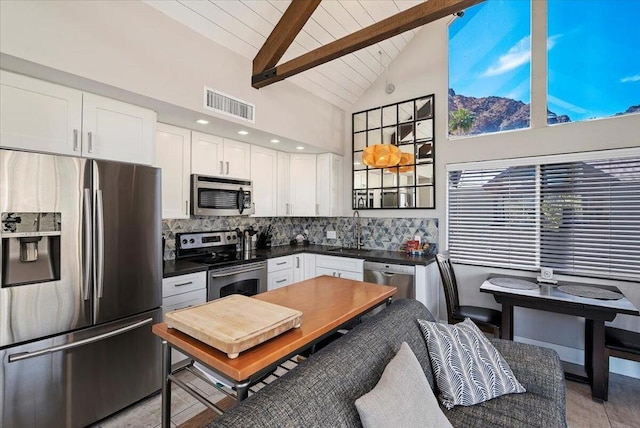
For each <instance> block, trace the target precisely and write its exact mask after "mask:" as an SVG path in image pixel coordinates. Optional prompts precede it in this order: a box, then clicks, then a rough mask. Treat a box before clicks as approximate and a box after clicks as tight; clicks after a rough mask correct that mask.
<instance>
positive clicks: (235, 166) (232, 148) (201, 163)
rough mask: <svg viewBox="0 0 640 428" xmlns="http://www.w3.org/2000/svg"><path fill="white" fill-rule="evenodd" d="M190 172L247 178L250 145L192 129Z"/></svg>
mask: <svg viewBox="0 0 640 428" xmlns="http://www.w3.org/2000/svg"><path fill="white" fill-rule="evenodd" d="M191 172H192V173H193V174H201V175H213V176H218V177H221V176H222V177H232V178H243V179H247V180H248V179H250V178H251V145H250V144H247V143H242V142H240V141H235V140H230V139H227V138H222V137H218V136H217V135H209V134H203V133H201V132H195V131H194V132H193V133H192V142H191Z"/></svg>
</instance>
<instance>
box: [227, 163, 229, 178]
mask: <svg viewBox="0 0 640 428" xmlns="http://www.w3.org/2000/svg"><path fill="white" fill-rule="evenodd" d="M227 175H229V162H227Z"/></svg>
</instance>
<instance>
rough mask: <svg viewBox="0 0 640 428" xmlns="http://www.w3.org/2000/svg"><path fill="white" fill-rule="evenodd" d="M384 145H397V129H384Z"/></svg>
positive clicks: (392, 127) (393, 127)
mask: <svg viewBox="0 0 640 428" xmlns="http://www.w3.org/2000/svg"><path fill="white" fill-rule="evenodd" d="M382 143H383V144H396V127H395V126H391V127H388V128H382Z"/></svg>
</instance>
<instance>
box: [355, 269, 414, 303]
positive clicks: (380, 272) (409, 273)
mask: <svg viewBox="0 0 640 428" xmlns="http://www.w3.org/2000/svg"><path fill="white" fill-rule="evenodd" d="M414 278H415V267H414V266H407V265H394V264H389V263H379V262H367V261H365V262H364V280H365V282H373V283H374V284H382V285H390V286H392V287H397V288H398V291H397V292H396V294H394V295H393V298H394V300H399V299H415V298H416V286H415V281H414Z"/></svg>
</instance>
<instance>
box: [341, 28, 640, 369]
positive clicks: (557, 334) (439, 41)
mask: <svg viewBox="0 0 640 428" xmlns="http://www.w3.org/2000/svg"><path fill="white" fill-rule="evenodd" d="M451 19H452V18H451V17H447V18H443V19H441V20H439V21H437V22H434V23H431V24H428V25H426V26H425V27H423V28H422V29H421V30H420V31H419V32H418V34H416V36H415V37H414V39H413V40H412V41H411V42H410V43H409V45H408V46H407V47H406V48H405V49H404V50H403V51H402V52H401V53H400V55H399V56H398V57H397V58H396V60H395V61H394V62H393V63H392V64H391V66H390V68H389V73H390V82H392V83H394V84H395V86H396V90H395V92H394V93H393V94H391V95H387V94H386V93H385V92H384V86H385V81H384V77H383V78H381V79H379V80H378V81H377V82H376V83H375V84H374V85H372V86H371V87H370V88H369V90H368V91H367V92H366V93H365V94H364V95H363V96H362V97H361V98H360V100H359V101H358V103H357V104H356V105H355V106H354V108H353V111H351V112H347V114H346V116H347V117H346V119H345V120H346V123H347V134H348V137H347V138H350V130H349V128H350V124H351V113H353V112H356V111H361V110H365V109H368V108H373V107H377V106H380V105H384V104H389V103H393V102H399V101H402V100H406V99H411V98H415V97H419V96H422V95H427V94H431V93H435V104H436V109H435V114H436V118H435V119H436V120H435V123H436V128H435V135H436V144H435V146H436V151H435V153H436V209H435V210H419V211H415V212H412V213H408V212H407V213H406V215H407V216H414V215H415V216H421V217H437V218H438V219H439V225H440V227H439V234H440V237H439V238H440V239H439V242H440V248H441V249H444V248H446V241H445V239H446V216H445V208H446V173H445V166H446V165H447V164H450V163H459V162H469V161H478V160H489V159H503V158H518V157H525V156H536V155H549V154H561V153H573V152H586V151H593V150H606V149H613V148H623V147H637V146H640V116H639V115H629V116H623V117H616V118H609V119H602V120H594V121H588V122H579V123H569V124H563V125H558V126H553V127H547V126H544V127H540V128H536V129H526V130H519V131H510V132H504V133H499V134H492V135H484V136H475V137H467V138H458V139H453V140H449V139H448V137H447V91H448V78H447V75H448V72H447V66H448V53H447V40H448V34H447V23H448V22H449V21H450V20H451ZM532 86H533V90H534V91H538V92H539V91H545V92H546V83H545V82H544V81H535V82H534V83H533V84H532ZM541 95H544V94H540V93H536V94H535V96H537V97H538V98H539V97H540V96H541ZM532 97H533V96H532ZM348 145H349V147H348V148H345V153H346V156H350V155H349V153H350V150H351V147H350V145H351V144H350V142H349V143H348ZM345 159H346V161H345V164H347V166H348V167H349V168H348V171H346V172H345V186H346V190H350V187H349V186H350V185H351V170H350V166H351V160H350V159H351V158H350V157H345ZM345 193H347V194H349V195H350V192H347V191H346V192H345ZM345 204H346V205H345V206H347V207H348V206H351V201H350V200H345ZM403 213H404V211H403ZM362 214H363V215H371V216H379V215H382V216H386V217H394V216H396V215H397V212H395V211H392V210H382V211H378V210H376V211H370V212H365V211H363V213H362ZM594 251H595V250H594ZM491 271H494V272H495V271H496V270H495V269H492V270H491ZM488 273H489V270H488V269H486V268H480V267H474V266H456V276H457V279H458V282H459V285H460V298H461V301H462V303H463V304H477V305H482V306H487V307H494V308H496V309H499V307H500V306H499V305H498V304H497V303H496V302H495V301H494V299H493V297H492V296H491V295H487V294H483V293H480V292H479V290H478V288H479V286H480V284H481V283H482V281H483V280H484V279H485V278H486V276H487V274H488ZM511 273H513V272H511ZM533 275H534V276H535V274H533ZM611 283H612V284H615V285H618V286H619V287H620V288H621V289H622V290H623V292H624V293H625V294H626V295H627V296H628V297H629V299H630V300H631V301H632V302H633V303H634V304H635V306H636V307H640V283H629V282H625V283H616V282H611ZM440 313H441V314H445V313H446V307H445V306H444V301H441V304H440ZM514 323H515V335H516V336H519V337H520V338H521V340H527V341H534V342H545V343H548V344H551V345H552V346H553V345H562V346H563V347H567V349H575V348H577V349H583V348H584V337H583V331H584V330H583V326H584V320H582V319H579V318H576V317H569V316H565V315H559V314H549V313H541V312H537V311H533V310H527V309H518V308H516V310H515V321H514ZM613 324H614V325H618V326H620V327H622V328H627V329H631V330H636V331H640V319H639V317H632V316H626V315H619V316H618V317H617V318H616V320H615V321H614V323H613ZM557 349H558V350H559V351H561V352H562V351H563V349H562V347H557ZM565 351H566V349H565ZM574 354H575V355H581V353H579V352H578V353H571V352H565V353H564V355H562V354H561V356H563V357H564V358H566V359H568V360H574V359H575V358H574ZM576 362H579V361H576ZM618 367H621V366H618ZM633 367H635V368H632V369H629V368H628V366H627V368H624V369H621V370H619V371H625V370H626V374H630V375H634V376H637V377H640V365H635V366H633ZM612 370H614V371H615V370H616V364H615V363H614V364H613V365H612ZM629 370H631V372H629Z"/></svg>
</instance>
